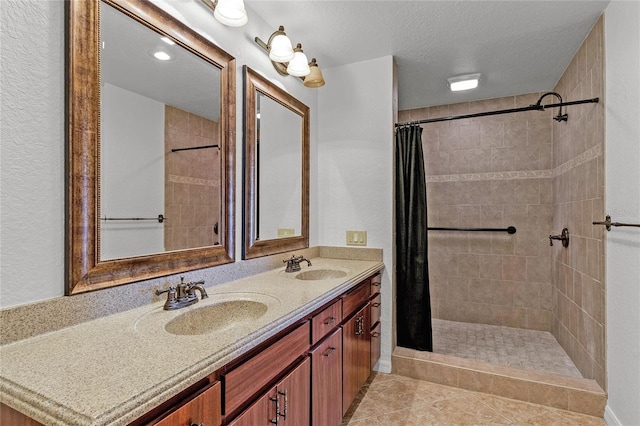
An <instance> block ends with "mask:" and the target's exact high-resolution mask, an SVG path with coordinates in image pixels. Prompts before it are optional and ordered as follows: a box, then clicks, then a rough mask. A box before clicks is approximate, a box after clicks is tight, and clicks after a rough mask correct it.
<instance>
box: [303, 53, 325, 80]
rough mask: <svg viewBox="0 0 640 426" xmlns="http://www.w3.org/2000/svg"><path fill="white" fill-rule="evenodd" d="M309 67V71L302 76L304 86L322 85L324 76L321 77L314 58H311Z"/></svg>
mask: <svg viewBox="0 0 640 426" xmlns="http://www.w3.org/2000/svg"><path fill="white" fill-rule="evenodd" d="M309 69H310V70H311V72H310V73H309V75H308V76H306V77H305V78H304V83H303V84H304V85H305V87H322V86H324V78H323V77H322V71H320V68H319V67H318V65H317V64H316V60H315V58H314V59H312V60H311V65H309Z"/></svg>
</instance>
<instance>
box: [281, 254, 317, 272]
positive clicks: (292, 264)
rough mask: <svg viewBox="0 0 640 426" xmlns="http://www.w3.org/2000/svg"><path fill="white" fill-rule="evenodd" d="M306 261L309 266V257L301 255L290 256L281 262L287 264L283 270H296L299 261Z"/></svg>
mask: <svg viewBox="0 0 640 426" xmlns="http://www.w3.org/2000/svg"><path fill="white" fill-rule="evenodd" d="M303 260H304V261H305V262H307V266H311V261H310V260H309V259H305V258H304V257H303V256H297V257H296V256H291V258H289V259H285V260H283V261H282V262H284V263H286V264H287V268H286V269H285V270H284V271H285V272H298V271H299V270H300V262H302V261H303Z"/></svg>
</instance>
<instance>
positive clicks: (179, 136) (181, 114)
mask: <svg viewBox="0 0 640 426" xmlns="http://www.w3.org/2000/svg"><path fill="white" fill-rule="evenodd" d="M218 132H219V130H218V123H216V122H215V121H211V120H207V119H206V118H202V117H199V116H197V115H194V114H191V113H188V112H186V111H183V110H181V109H179V108H175V107H172V106H169V105H166V108H165V137H164V139H165V152H166V155H165V157H164V158H165V160H164V161H165V212H166V216H167V218H168V220H167V222H166V225H165V227H164V233H165V239H164V241H165V250H180V249H185V248H193V247H204V246H211V245H214V244H217V243H218V242H219V239H218V234H217V233H216V232H215V231H214V226H215V224H216V223H218V222H219V220H220V154H219V153H220V151H219V150H218V149H217V148H206V149H197V150H194V151H178V152H171V149H173V148H190V147H194V146H205V145H216V144H217V143H218V141H219V140H220V138H219V136H218Z"/></svg>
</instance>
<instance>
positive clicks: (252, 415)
mask: <svg viewBox="0 0 640 426" xmlns="http://www.w3.org/2000/svg"><path fill="white" fill-rule="evenodd" d="M275 398H276V390H275V389H272V390H270V391H269V392H267V393H266V394H265V395H263V396H262V397H261V398H260V399H258V400H257V401H256V402H254V403H253V405H252V406H251V407H249V408H247V410H246V411H245V412H244V413H242V414H240V416H238V417H237V418H236V419H235V420H234V421H232V422H231V423H229V426H273V425H274V424H276V423H275V422H276V404H275Z"/></svg>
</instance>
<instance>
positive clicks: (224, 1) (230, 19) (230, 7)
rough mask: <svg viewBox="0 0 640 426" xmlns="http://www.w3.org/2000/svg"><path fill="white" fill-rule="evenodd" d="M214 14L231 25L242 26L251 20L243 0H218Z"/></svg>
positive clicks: (220, 20) (224, 22) (221, 21)
mask: <svg viewBox="0 0 640 426" xmlns="http://www.w3.org/2000/svg"><path fill="white" fill-rule="evenodd" d="M213 16H214V17H215V18H216V19H217V20H218V22H220V23H221V24H224V25H227V26H229V27H241V26H243V25H244V24H246V23H247V21H248V20H249V19H248V17H247V11H246V10H245V8H244V1H243V0H218V4H217V5H216V8H215V10H214V11H213Z"/></svg>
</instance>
